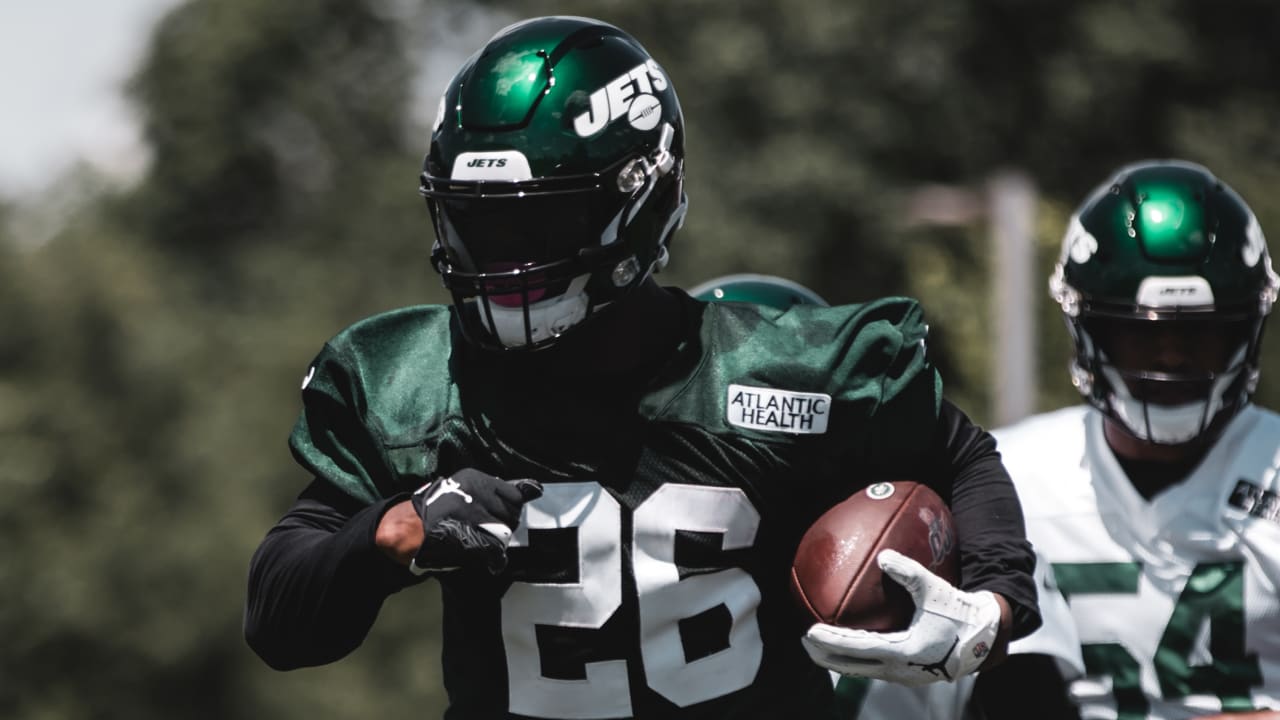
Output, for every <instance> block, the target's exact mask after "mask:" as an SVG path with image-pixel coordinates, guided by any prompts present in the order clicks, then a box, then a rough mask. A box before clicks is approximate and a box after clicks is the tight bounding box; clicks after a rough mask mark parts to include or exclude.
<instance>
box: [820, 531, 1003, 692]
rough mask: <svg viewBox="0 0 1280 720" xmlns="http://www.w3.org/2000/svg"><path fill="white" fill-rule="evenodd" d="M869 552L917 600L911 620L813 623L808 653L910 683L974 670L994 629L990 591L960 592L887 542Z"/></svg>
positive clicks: (831, 665) (997, 618) (843, 667)
mask: <svg viewBox="0 0 1280 720" xmlns="http://www.w3.org/2000/svg"><path fill="white" fill-rule="evenodd" d="M876 560H877V562H879V564H880V568H881V569H882V570H884V572H885V574H887V575H888V576H889V577H890V578H892V579H893V580H895V581H897V582H898V584H900V585H902V586H903V587H904V588H906V589H907V592H909V593H911V598H912V599H913V600H914V601H915V605H916V611H915V615H914V616H913V617H912V619H911V625H910V626H908V627H907V629H905V630H900V631H897V632H886V633H877V632H869V631H866V630H850V629H847V628H841V627H836V626H834V625H825V624H822V623H819V624H817V625H814V626H813V627H812V628H810V629H809V632H808V633H807V634H806V635H805V637H804V640H803V642H804V646H805V649H806V650H808V651H809V656H810V657H811V658H813V661H814V662H815V663H817V664H818V665H821V666H822V667H825V668H828V669H830V670H835V671H836V672H839V673H842V674H845V675H857V676H862V677H868V678H875V679H880V680H886V681H888V682H894V683H898V684H900V685H910V686H919V685H925V684H928V683H932V682H937V681H939V680H948V681H954V680H955V679H956V678H958V677H960V676H961V675H967V674H969V673H971V672H973V671H974V670H977V669H978V666H979V665H981V664H982V663H983V661H985V660H986V659H987V656H988V655H989V654H990V653H991V650H992V646H993V645H994V644H995V640H996V635H997V633H998V632H999V630H1000V622H1001V606H1000V602H999V601H998V600H997V599H996V596H995V595H994V594H992V593H990V592H986V591H981V592H973V593H970V592H964V591H963V590H960V589H958V588H956V587H955V586H953V585H951V583H949V582H947V581H946V580H943V579H942V578H940V577H938V576H937V575H934V574H933V573H931V572H929V571H928V570H927V569H926V568H925V567H924V566H923V565H921V564H920V563H918V562H916V561H915V560H912V559H911V558H909V557H906V556H905V555H902V554H901V553H898V552H895V551H893V550H882V551H881V552H880V554H879V555H878V556H877V557H876Z"/></svg>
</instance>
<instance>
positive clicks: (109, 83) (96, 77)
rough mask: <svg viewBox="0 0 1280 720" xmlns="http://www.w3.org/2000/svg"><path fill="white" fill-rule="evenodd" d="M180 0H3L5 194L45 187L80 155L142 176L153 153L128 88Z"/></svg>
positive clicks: (0, 74) (0, 152) (121, 173)
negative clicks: (153, 36)
mask: <svg viewBox="0 0 1280 720" xmlns="http://www.w3.org/2000/svg"><path fill="white" fill-rule="evenodd" d="M178 3H179V0H106V1H104V0H8V1H6V2H0V68H3V69H2V70H0V138H3V142H0V196H9V197H24V196H30V195H34V194H36V193H39V192H40V191H41V190H43V189H44V188H46V187H48V186H49V185H50V184H51V183H52V182H53V180H54V179H56V178H57V177H58V176H59V175H60V174H62V173H64V172H66V171H67V170H68V169H69V168H71V167H72V166H73V165H74V163H75V162H76V160H77V159H78V158H80V159H84V160H85V161H87V162H89V163H91V164H92V165H94V166H95V167H97V168H99V169H100V170H102V171H103V172H104V173H107V174H108V175H110V176H111V177H116V178H119V179H121V180H126V181H127V180H130V179H132V178H134V177H136V176H137V174H138V173H139V172H140V171H141V170H142V169H143V168H144V167H145V166H146V153H145V150H144V148H143V146H142V143H141V140H140V138H139V128H138V123H137V121H136V118H135V117H134V113H133V111H132V110H131V108H130V107H129V105H128V103H127V102H126V100H125V99H124V96H123V93H122V92H121V87H122V86H123V84H124V82H125V81H126V80H127V79H128V77H129V75H130V73H131V72H132V71H133V69H134V68H135V67H136V66H137V63H138V62H139V61H140V60H141V58H142V54H143V52H144V51H145V49H146V42H147V36H148V35H149V33H150V31H151V29H152V27H154V25H155V23H156V21H157V20H159V18H160V17H161V16H162V15H163V14H164V13H165V12H166V11H167V10H169V9H170V8H172V7H174V6H176V5H177V4H178Z"/></svg>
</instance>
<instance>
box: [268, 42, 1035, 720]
mask: <svg viewBox="0 0 1280 720" xmlns="http://www.w3.org/2000/svg"><path fill="white" fill-rule="evenodd" d="M683 178H684V125H683V119H682V116H681V113H680V106H679V103H678V101H677V99H676V95H675V91H674V89H673V88H672V85H671V82H670V80H669V78H668V76H667V75H666V73H665V72H664V71H663V70H662V68H661V67H660V66H658V64H657V63H656V62H655V61H654V60H653V59H652V58H651V57H649V55H648V54H647V53H646V52H645V51H644V50H643V49H642V48H641V46H640V45H639V44H638V43H637V42H636V41H635V40H634V39H633V38H631V37H630V36H628V35H627V34H626V33H624V32H622V31H621V30H619V29H618V28H615V27H613V26H610V25H607V24H605V23H601V22H598V21H594V20H589V19H584V18H566V17H550V18H537V19H534V20H530V21H525V22H523V23H518V24H516V25H513V26H511V27H509V28H507V29H505V30H503V31H501V32H500V33H498V34H497V35H496V36H495V37H494V38H493V39H491V40H490V41H489V42H488V43H487V44H486V45H485V46H484V47H483V48H481V50H480V51H479V52H478V53H476V54H475V55H474V56H472V58H471V59H470V60H468V61H467V63H466V64H465V65H464V66H463V67H462V69H461V70H460V71H459V73H458V75H457V76H456V77H455V78H454V80H453V82H452V83H451V84H450V86H449V88H448V90H447V91H446V92H445V95H444V97H443V98H442V99H441V102H440V110H439V116H438V118H437V120H436V123H435V127H434V131H433V134H432V142H431V147H430V151H429V152H428V154H427V156H426V159H425V163H424V169H423V173H422V178H421V192H422V194H423V195H424V196H425V197H426V200H427V204H428V206H429V209H430V213H431V217H432V220H433V224H434V227H435V231H436V245H435V247H434V250H433V253H432V257H433V263H434V265H435V267H436V269H437V271H438V272H439V273H440V274H441V276H442V278H443V280H444V283H445V285H446V287H447V288H448V289H449V290H450V292H451V293H452V295H453V303H452V305H451V306H423V307H413V308H406V309H402V310H398V311H395V312H391V313H388V314H385V315H380V316H377V317H374V318H370V319H368V320H365V321H363V322H360V323H357V324H356V325H354V326H352V327H351V328H349V329H347V330H345V331H343V332H342V333H341V334H339V335H338V336H337V337H336V338H334V339H332V340H330V341H329V343H327V344H326V345H325V347H324V348H323V349H322V351H321V352H320V354H319V356H318V357H317V358H316V359H315V361H314V362H313V364H312V366H311V368H310V369H309V370H308V371H307V373H306V376H305V379H304V381H303V391H302V399H303V410H302V414H301V417H300V418H299V420H298V423H297V425H296V426H295V428H294V431H293V434H292V436H291V438H290V443H291V449H292V451H293V453H294V456H295V457H296V459H297V460H298V462H299V463H300V464H301V465H302V466H303V468H304V469H305V470H306V471H307V472H309V473H311V474H312V475H313V476H314V480H313V481H312V482H311V484H310V485H309V486H308V487H307V488H306V489H305V490H304V491H303V492H302V494H301V495H300V497H299V498H298V500H297V501H296V502H295V504H294V505H293V507H292V508H290V509H289V511H288V512H287V513H286V514H285V516H284V518H283V519H281V520H280V522H279V523H277V524H276V526H275V527H274V528H272V529H271V531H270V532H269V533H268V534H267V536H266V538H265V539H264V540H263V541H262V543H261V545H260V546H259V548H258V550H257V552H256V553H255V554H254V558H253V560H252V562H251V567H250V577H249V588H248V598H247V605H246V615H245V634H246V639H247V640H248V642H249V644H250V646H251V647H252V648H253V649H254V650H255V651H256V652H257V653H258V654H259V655H260V656H261V657H262V658H263V659H264V660H265V661H266V662H267V663H268V664H270V665H271V666H272V667H275V668H279V669H289V668H297V667H303V666H308V665H317V664H322V663H328V662H332V661H335V660H337V659H339V658H341V657H343V656H345V655H346V654H348V653H350V652H351V651H352V650H354V649H355V648H356V647H357V646H359V645H360V643H361V642H362V641H363V639H364V637H365V635H366V634H367V632H368V630H369V628H370V627H371V626H372V624H373V622H374V621H375V619H376V617H377V614H378V611H379V609H380V607H381V604H382V602H383V601H384V600H385V598H386V597H387V596H389V595H390V594H392V593H394V592H397V591H399V590H401V589H404V588H406V587H408V586H410V585H412V584H414V583H416V582H421V581H422V580H424V579H426V578H429V577H433V578H436V579H438V581H439V582H440V583H441V587H442V595H443V602H444V617H443V621H442V622H443V628H444V648H443V658H442V667H443V669H444V683H445V687H446V689H447V691H448V694H449V701H450V708H449V709H448V710H447V711H446V713H445V716H446V717H448V718H473V717H482V718H494V717H538V718H606V717H607V718H614V717H641V718H653V717H662V718H713V717H714V718H742V717H753V718H754V717H831V716H832V708H831V702H832V690H831V683H830V681H829V679H828V675H827V672H826V670H824V669H822V668H820V667H818V666H816V665H815V664H814V663H813V662H810V657H813V658H814V659H816V660H818V661H819V662H821V663H822V664H823V665H824V666H825V667H835V668H839V669H842V670H845V671H859V672H862V673H864V674H868V675H873V676H881V677H891V678H893V679H897V680H901V681H904V682H916V683H920V682H928V681H933V680H937V679H945V678H954V677H958V676H960V675H964V674H966V673H970V672H972V671H974V670H975V669H977V668H978V667H979V666H980V665H982V664H983V663H984V662H989V661H990V659H991V658H997V657H999V656H1000V655H1001V654H1002V652H1003V649H1004V646H1005V644H1006V643H1007V639H1008V638H1009V637H1010V636H1015V637H1016V636H1019V635H1022V634H1025V633H1026V632H1028V631H1030V630H1031V629H1032V628H1034V627H1035V625H1036V624H1037V623H1038V621H1039V616H1038V614H1037V610H1036V607H1035V595H1034V592H1035V591H1034V587H1033V581H1032V577H1031V566H1032V557H1031V553H1030V549H1029V546H1028V544H1027V542H1026V538H1025V533H1024V529H1023V526H1022V517H1021V514H1020V511H1019V508H1018V504H1017V499H1016V496H1015V495H1014V492H1013V488H1012V484H1011V483H1010V482H1009V479H1008V475H1007V473H1006V472H1005V471H1004V469H1003V467H1002V466H1001V465H1000V463H999V458H998V455H997V454H996V453H995V452H994V443H993V441H992V440H991V438H990V436H989V435H987V434H986V433H985V432H983V431H981V429H979V428H977V427H976V426H974V425H973V424H972V423H970V422H969V421H968V419H967V418H965V416H964V415H963V413H961V412H960V411H959V410H958V409H956V408H955V407H954V406H953V405H951V404H950V403H948V402H946V401H945V400H944V399H942V398H941V396H940V391H939V381H938V376H937V373H936V371H935V370H934V368H933V367H932V365H931V364H930V363H929V361H928V357H927V354H926V346H925V340H926V327H925V324H924V322H923V320H922V317H921V311H920V308H919V307H918V306H917V304H916V303H914V302H913V301H910V300H907V299H902V298H890V299H884V300H880V301H876V302H870V303H867V304H864V305H857V306H845V307H839V308H823V307H814V306H807V305H797V306H795V307H792V308H790V309H788V310H782V311H780V310H775V309H772V308H767V307H763V306H758V305H751V304H741V303H723V304H722V303H715V304H708V303H704V302H701V301H698V300H694V299H692V298H690V297H688V296H687V295H686V294H685V293H683V292H681V291H679V290H674V289H664V288H662V287H660V286H659V285H658V284H657V283H656V281H655V280H654V279H653V277H652V275H653V273H655V272H656V271H658V270H660V269H661V268H662V266H663V265H664V264H665V263H666V261H667V255H668V245H669V242H670V239H671V236H672V234H673V233H674V232H675V231H676V229H677V228H678V227H679V226H680V224H681V220H682V218H683V216H684V213H685V207H686V203H687V200H686V197H685V193H684V188H683ZM886 472H893V473H911V474H912V476H913V477H920V478H922V479H925V480H927V481H928V482H929V483H930V484H931V485H932V486H933V487H934V488H935V490H937V491H938V492H939V493H940V494H941V495H942V496H943V497H944V498H947V499H948V500H949V501H950V503H951V507H952V509H953V513H954V516H955V518H956V523H957V532H958V535H959V537H958V541H959V545H960V550H961V556H962V558H963V568H962V569H963V572H964V575H965V587H964V589H963V590H961V589H958V588H955V587H952V586H950V585H949V584H947V583H945V582H943V581H942V580H940V579H939V578H937V577H936V576H933V575H932V574H930V573H928V572H927V571H926V570H925V569H924V568H922V567H920V566H919V565H916V564H911V563H903V562H900V561H898V560H897V559H895V558H893V557H889V556H886V558H885V559H884V563H885V566H886V568H889V569H891V571H892V572H894V573H895V574H896V576H897V577H898V578H900V579H901V580H902V581H903V582H904V583H908V584H911V585H913V586H915V587H916V594H917V598H918V600H919V602H920V603H921V605H922V606H923V607H924V608H925V609H926V610H927V612H923V613H920V614H919V617H918V618H917V620H916V621H915V622H914V623H913V625H912V627H911V628H910V629H909V630H908V631H907V634H906V636H905V638H904V637H899V636H896V635H895V636H875V635H874V634H872V635H871V636H867V635H866V634H861V635H860V634H856V633H852V634H850V633H847V631H841V630H839V629H838V628H830V627H828V626H825V625H816V626H813V627H812V628H808V624H807V623H805V622H803V620H802V619H801V617H800V613H799V612H798V610H797V608H795V606H794V605H793V603H792V600H791V598H790V595H789V592H788V587H787V582H788V570H789V567H790V561H791V553H792V551H793V550H794V548H795V545H796V543H797V542H798V540H799V537H800V535H801V534H802V533H803V531H804V529H805V528H806V527H807V526H808V524H809V523H810V522H812V521H813V520H814V519H815V518H816V517H817V516H818V515H819V514H820V513H821V512H822V511H823V510H824V509H825V508H827V507H829V506H830V505H832V504H834V503H835V502H836V501H838V500H840V499H843V498H844V497H846V496H848V495H849V494H850V493H852V492H855V491H857V490H858V489H860V488H861V487H862V486H863V485H865V484H867V482H868V480H869V478H872V477H874V476H875V475H876V474H877V473H886ZM806 629H807V632H806Z"/></svg>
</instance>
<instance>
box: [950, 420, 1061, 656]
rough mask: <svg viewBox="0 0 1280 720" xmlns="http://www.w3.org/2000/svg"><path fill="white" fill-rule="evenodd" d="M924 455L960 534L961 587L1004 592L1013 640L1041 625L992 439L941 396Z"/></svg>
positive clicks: (1021, 530) (1011, 498) (1015, 513)
mask: <svg viewBox="0 0 1280 720" xmlns="http://www.w3.org/2000/svg"><path fill="white" fill-rule="evenodd" d="M929 458H931V461H932V462H931V463H930V465H929V467H928V468H926V470H925V473H926V478H927V482H928V484H929V486H930V487H932V488H933V489H934V490H935V491H937V493H938V494H939V495H941V496H942V497H943V499H944V500H947V501H948V503H949V504H950V506H951V516H952V519H953V520H954V522H955V525H956V532H957V533H958V534H959V536H960V537H962V538H964V542H963V543H962V544H961V546H960V550H961V552H960V574H961V585H962V586H963V589H965V590H970V591H973V590H988V591H991V592H993V593H999V594H1000V595H1002V596H1004V598H1005V600H1007V601H1008V602H1009V607H1010V610H1011V611H1012V614H1013V628H1012V630H1013V632H1012V636H1011V637H1012V639H1015V640H1016V639H1018V638H1021V637H1024V636H1026V635H1028V634H1030V633H1031V632H1032V631H1034V630H1035V629H1036V628H1038V627H1040V609H1039V606H1038V605H1037V603H1036V587H1035V579H1034V577H1033V572H1034V570H1035V553H1034V552H1033V551H1032V548H1031V543H1030V542H1029V541H1028V540H1027V537H1026V528H1025V525H1024V521H1023V516H1022V505H1021V504H1020V503H1019V502H1018V494H1017V491H1016V490H1015V489H1014V486H1013V482H1012V481H1011V480H1010V479H1009V473H1008V471H1007V470H1006V469H1005V467H1004V465H1003V464H1002V463H1001V461H1000V453H999V452H998V451H997V450H996V441H995V438H994V437H992V436H991V434H990V433H988V432H987V431H986V430H983V429H982V428H981V427H979V426H978V425H976V424H974V423H973V421H971V420H970V419H969V418H968V417H967V416H966V415H965V414H964V412H962V411H961V410H960V409H959V408H957V407H956V406H955V405H953V404H952V403H950V402H949V401H947V400H945V399H944V400H943V401H942V407H941V410H940V411H939V416H938V425H937V428H936V431H935V435H934V442H933V447H932V448H931V452H930V453H929Z"/></svg>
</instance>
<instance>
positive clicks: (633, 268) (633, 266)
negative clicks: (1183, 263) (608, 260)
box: [613, 255, 640, 287]
mask: <svg viewBox="0 0 1280 720" xmlns="http://www.w3.org/2000/svg"><path fill="white" fill-rule="evenodd" d="M639 274H640V263H639V262H637V261H636V258H635V256H634V255H632V256H631V257H629V258H627V259H626V260H623V261H622V262H620V263H618V265H617V267H615V268H614V269H613V284H614V285H615V286H616V287H626V286H627V285H630V284H631V281H632V280H635V279H636V276H637V275H639Z"/></svg>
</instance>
